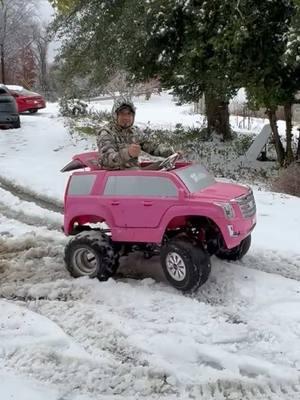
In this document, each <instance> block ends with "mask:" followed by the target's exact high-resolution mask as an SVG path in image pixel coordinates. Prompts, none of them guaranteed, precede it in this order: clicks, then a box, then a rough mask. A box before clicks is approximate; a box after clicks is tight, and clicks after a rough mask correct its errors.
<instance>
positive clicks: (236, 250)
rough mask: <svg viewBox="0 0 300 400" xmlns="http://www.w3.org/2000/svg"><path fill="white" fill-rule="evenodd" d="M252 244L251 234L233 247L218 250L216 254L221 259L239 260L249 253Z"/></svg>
mask: <svg viewBox="0 0 300 400" xmlns="http://www.w3.org/2000/svg"><path fill="white" fill-rule="evenodd" d="M250 246H251V235H249V236H247V237H246V238H245V239H244V240H242V241H241V243H240V244H239V245H238V246H236V247H233V248H232V249H220V250H219V251H217V252H216V256H217V257H218V258H221V260H230V261H237V260H240V259H241V258H243V257H244V255H246V254H247V253H248V250H249V249H250Z"/></svg>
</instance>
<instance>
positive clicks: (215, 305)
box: [0, 97, 300, 400]
mask: <svg viewBox="0 0 300 400" xmlns="http://www.w3.org/2000/svg"><path fill="white" fill-rule="evenodd" d="M98 106H99V107H100V106H101V107H104V106H105V107H109V106H110V103H109V102H107V104H105V105H104V104H102V105H101V104H100V103H99V105H98ZM189 110H190V107H189V106H183V107H180V108H176V107H175V106H174V104H172V103H171V102H170V101H169V100H168V99H167V98H166V97H160V98H159V97H158V98H154V99H153V100H152V101H151V102H150V103H146V102H144V101H140V102H139V104H138V122H139V123H140V124H147V123H148V121H149V119H150V117H151V123H153V124H158V125H160V126H165V127H169V126H174V124H176V123H179V122H181V123H182V122H184V124H191V123H195V124H196V123H197V120H199V116H194V115H192V114H190V113H189ZM21 120H22V121H21V122H22V128H21V129H19V130H7V131H0V297H1V300H0V338H1V340H0V368H1V373H0V394H1V396H0V398H1V399H2V398H3V400H4V399H5V400H7V399H13V400H21V399H22V400H27V399H28V400H42V399H43V400H91V399H93V400H95V399H97V400H98V399H111V398H114V399H117V400H118V399H125V400H127V399H128V400H129V399H147V400H148V399H149V400H150V399H168V400H169V399H170V400H173V399H174V400H175V399H200V398H203V399H208V400H209V399H217V400H218V399H232V400H238V399H241V398H243V399H278V400H279V399H284V400H290V399H292V400H298V399H299V398H300V246H299V239H300V214H299V208H300V199H298V198H293V197H291V196H286V195H282V194H275V193H271V192H264V191H261V190H258V189H257V190H255V191H254V193H255V197H256V201H257V208H258V224H257V227H256V228H255V230H254V232H253V244H252V247H251V249H250V251H249V253H248V254H247V256H246V257H245V258H244V259H243V260H242V261H240V262H237V263H228V262H224V261H221V260H218V259H217V258H215V257H213V259H212V264H213V269H212V274H211V276H210V278H209V280H208V282H207V283H206V284H205V285H204V286H203V287H202V288H201V289H200V290H199V291H198V292H197V293H196V294H194V295H193V296H184V295H182V294H181V293H179V292H177V291H175V290H174V289H173V288H171V287H170V286H169V285H168V284H167V283H166V282H165V280H164V277H163V276H162V272H161V270H160V266H159V263H158V260H155V259H152V260H147V261H146V260H144V259H143V258H142V257H141V256H134V257H133V256H131V257H130V258H129V259H128V260H127V261H124V262H123V266H122V269H123V271H124V272H126V273H127V275H126V276H127V277H126V278H125V277H124V278H119V279H115V280H114V279H110V280H109V281H108V282H102V283H99V282H98V281H96V280H89V279H84V278H82V279H76V280H75V279H73V278H71V277H70V276H69V274H68V273H67V271H66V270H65V268H64V265H63V249H64V245H65V243H66V239H65V238H64V236H63V234H62V233H61V232H60V231H59V227H60V225H61V223H62V215H61V213H60V211H61V203H62V198H63V191H64V185H65V183H66V179H67V174H62V173H60V172H59V170H60V169H61V168H62V167H63V166H64V165H65V164H66V163H67V162H68V161H69V160H70V158H71V156H72V155H73V154H75V153H79V152H81V151H85V150H91V149H92V147H93V145H94V143H93V141H92V139H85V140H81V141H78V140H76V139H75V138H74V137H73V138H72V137H71V136H70V135H69V134H68V132H67V128H66V127H65V126H64V119H63V118H60V117H58V115H57V106H56V105H55V104H49V105H48V107H47V109H46V110H44V111H42V112H40V113H38V114H37V115H24V116H22V117H21ZM193 121H194V122H193ZM260 123H261V122H260V121H258V125H259V124H260ZM135 278H138V279H135Z"/></svg>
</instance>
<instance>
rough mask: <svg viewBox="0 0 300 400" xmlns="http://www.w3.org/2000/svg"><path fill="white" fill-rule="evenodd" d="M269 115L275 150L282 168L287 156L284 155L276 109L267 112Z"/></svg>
mask: <svg viewBox="0 0 300 400" xmlns="http://www.w3.org/2000/svg"><path fill="white" fill-rule="evenodd" d="M267 115H268V118H269V121H270V125H271V129H272V132H273V139H274V142H275V149H276V153H277V160H278V162H279V164H280V166H283V165H284V159H285V154H284V148H283V145H282V142H281V139H280V136H279V132H278V127H277V118H276V109H274V108H273V109H269V110H267Z"/></svg>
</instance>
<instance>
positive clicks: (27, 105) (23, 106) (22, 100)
mask: <svg viewBox="0 0 300 400" xmlns="http://www.w3.org/2000/svg"><path fill="white" fill-rule="evenodd" d="M6 87H7V88H8V89H9V90H10V92H11V94H12V95H13V96H14V97H15V99H16V101H17V105H18V111H19V113H23V112H25V111H29V112H30V113H32V114H33V113H36V112H37V111H38V110H39V109H41V108H45V107H46V102H45V99H44V98H43V96H41V95H40V94H38V93H34V92H30V91H29V90H27V89H24V88H23V87H22V86H15V85H6Z"/></svg>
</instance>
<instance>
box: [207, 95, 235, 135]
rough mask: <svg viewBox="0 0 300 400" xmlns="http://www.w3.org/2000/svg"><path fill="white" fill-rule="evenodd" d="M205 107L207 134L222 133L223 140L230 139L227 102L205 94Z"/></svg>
mask: <svg viewBox="0 0 300 400" xmlns="http://www.w3.org/2000/svg"><path fill="white" fill-rule="evenodd" d="M205 108H206V116H207V130H208V132H209V134H212V133H213V132H216V133H217V134H218V135H222V136H223V139H224V140H230V139H232V135H231V129H230V122H229V109H228V102H226V101H222V100H220V99H217V98H216V97H214V96H212V95H209V94H205Z"/></svg>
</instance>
